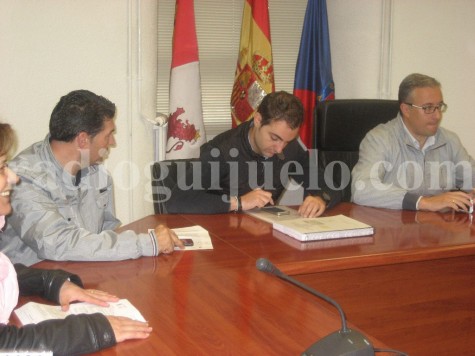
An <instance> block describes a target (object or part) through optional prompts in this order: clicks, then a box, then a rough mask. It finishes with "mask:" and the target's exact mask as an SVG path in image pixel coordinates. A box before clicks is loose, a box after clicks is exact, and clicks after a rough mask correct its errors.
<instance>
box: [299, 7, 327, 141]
mask: <svg viewBox="0 0 475 356" xmlns="http://www.w3.org/2000/svg"><path fill="white" fill-rule="evenodd" d="M294 95H295V96H297V97H298V98H299V99H300V100H301V101H302V103H303V106H304V108H305V121H304V124H303V125H302V127H301V128H300V138H301V140H302V142H303V143H304V144H305V145H306V146H307V147H309V148H310V147H312V145H313V143H312V137H313V126H314V122H313V112H314V110H315V106H316V103H317V101H324V100H333V99H335V85H334V83H333V75H332V64H331V54H330V35H329V31H328V17H327V3H326V0H308V3H307V10H306V12H305V19H304V23H303V29H302V38H301V40H300V49H299V56H298V58H297V66H296V69H295V82H294Z"/></svg>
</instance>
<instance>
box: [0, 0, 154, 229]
mask: <svg viewBox="0 0 475 356" xmlns="http://www.w3.org/2000/svg"><path fill="white" fill-rule="evenodd" d="M139 4H141V8H139V7H138V5H139ZM156 5H157V4H156V1H155V0H141V1H139V0H81V1H72V0H64V1H63V0H61V1H58V0H41V1H33V0H1V1H0V53H1V55H0V78H2V79H1V85H0V119H1V120H3V121H6V122H9V123H11V124H12V125H13V127H14V128H15V129H16V131H17V134H18V137H19V145H20V147H19V148H20V149H23V148H25V147H27V146H29V145H30V144H31V143H33V142H36V141H38V140H42V139H43V138H44V137H45V135H46V133H47V132H48V122H49V117H50V114H51V111H52V109H53V107H54V106H55V105H56V103H57V102H58V100H59V98H60V97H61V96H62V95H64V94H66V93H68V92H70V91H71V90H76V89H88V90H91V91H93V92H95V93H97V94H100V95H103V96H105V97H106V98H108V99H110V100H111V101H113V102H114V103H115V104H116V105H117V108H118V115H117V120H116V125H117V135H116V138H117V142H118V145H117V147H116V148H114V149H112V151H111V155H110V158H109V159H108V160H107V161H106V165H107V167H108V169H109V170H110V171H111V172H112V173H113V175H114V183H115V196H116V210H117V214H118V216H119V218H120V219H121V220H122V221H123V222H129V221H132V220H135V219H138V218H140V217H142V216H144V215H146V214H150V213H152V212H153V209H152V205H151V203H150V202H147V203H145V204H144V195H145V190H146V189H148V190H150V184H149V180H148V179H147V175H148V176H149V175H150V174H149V164H148V163H149V162H151V161H152V159H153V152H152V149H151V147H152V129H151V125H150V124H148V122H146V120H145V119H144V117H154V116H155V88H156V75H155V68H156V28H157V26H156V9H157V6H156ZM139 18H140V22H141V23H140V24H139V23H138V22H139ZM139 25H140V30H141V31H139V27H138V26H139ZM139 36H141V43H142V44H144V45H143V46H142V47H139ZM139 58H140V59H141V60H140V62H139ZM139 63H140V65H139ZM139 86H140V88H141V90H142V92H141V96H139V90H138V89H139ZM139 100H140V103H139ZM139 105H140V106H141V108H139ZM139 109H140V111H139ZM139 112H141V113H142V114H141V115H140V114H139ZM128 162H132V165H133V167H132V169H130V168H129V167H130V166H131V164H129V163H128ZM130 187H134V189H129V188H130Z"/></svg>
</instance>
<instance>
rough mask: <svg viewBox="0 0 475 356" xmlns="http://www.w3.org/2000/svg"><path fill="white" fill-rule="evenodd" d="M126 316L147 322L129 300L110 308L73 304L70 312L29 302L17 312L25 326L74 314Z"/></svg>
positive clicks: (112, 305) (57, 306)
mask: <svg viewBox="0 0 475 356" xmlns="http://www.w3.org/2000/svg"><path fill="white" fill-rule="evenodd" d="M94 313H101V314H104V315H113V316H125V317H128V318H130V319H134V320H139V321H145V319H144V317H143V316H142V314H140V312H139V311H138V310H137V308H135V307H134V306H133V305H132V304H131V303H130V302H129V301H128V300H127V299H120V300H119V301H118V302H114V303H111V302H109V306H108V307H101V306H99V305H94V304H89V303H73V304H70V305H69V310H68V311H67V312H64V311H62V310H61V306H59V305H46V304H40V303H35V302H29V303H26V304H25V305H23V306H22V307H20V308H18V309H16V310H15V314H16V316H17V317H18V319H19V320H20V322H21V323H22V324H23V325H27V324H37V323H39V322H41V321H43V320H49V319H64V318H66V317H67V316H68V315H73V314H94Z"/></svg>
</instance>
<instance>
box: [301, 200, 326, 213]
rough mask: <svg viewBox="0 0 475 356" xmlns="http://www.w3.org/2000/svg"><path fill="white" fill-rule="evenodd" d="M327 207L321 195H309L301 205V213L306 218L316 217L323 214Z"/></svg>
mask: <svg viewBox="0 0 475 356" xmlns="http://www.w3.org/2000/svg"><path fill="white" fill-rule="evenodd" d="M326 207H327V204H326V203H325V201H324V200H323V199H322V198H320V197H314V196H310V195H309V196H307V197H306V198H305V199H304V201H303V203H302V205H300V207H299V214H300V216H303V217H304V218H315V217H317V216H320V215H322V214H323V212H324V211H325V209H326Z"/></svg>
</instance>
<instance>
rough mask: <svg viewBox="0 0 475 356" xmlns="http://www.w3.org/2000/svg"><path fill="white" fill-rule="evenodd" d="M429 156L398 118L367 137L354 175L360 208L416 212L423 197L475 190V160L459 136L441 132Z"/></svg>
mask: <svg viewBox="0 0 475 356" xmlns="http://www.w3.org/2000/svg"><path fill="white" fill-rule="evenodd" d="M434 137H435V143H434V145H432V146H430V147H428V148H427V150H426V152H425V153H424V152H422V150H421V149H419V148H418V147H416V146H415V145H414V144H413V142H412V141H411V138H410V136H409V134H408V133H407V131H406V129H405V127H404V124H403V122H402V118H401V116H400V115H398V116H397V117H396V118H395V119H393V120H391V121H389V122H388V123H386V124H380V125H378V126H377V127H375V128H374V129H373V130H371V131H370V132H368V134H367V135H366V137H365V138H364V139H363V141H362V142H361V145H360V151H359V161H358V163H357V164H356V165H355V167H354V168H353V171H352V183H351V193H352V201H353V202H355V203H356V204H360V205H367V206H374V207H379V208H389V209H410V210H415V209H416V203H417V200H418V199H419V197H420V196H428V195H435V194H440V193H442V192H444V191H448V190H451V189H462V190H466V191H470V190H472V189H473V187H474V186H475V174H474V172H475V161H474V160H473V159H472V157H470V155H469V154H468V153H467V151H466V150H465V148H464V147H463V146H462V143H461V142H460V140H459V138H458V136H457V135H456V134H455V133H453V132H451V131H449V130H446V129H444V128H442V127H439V129H438V131H437V133H436V134H435V136H434Z"/></svg>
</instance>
